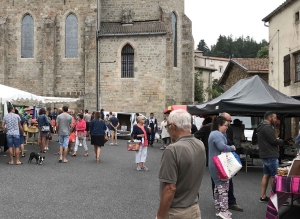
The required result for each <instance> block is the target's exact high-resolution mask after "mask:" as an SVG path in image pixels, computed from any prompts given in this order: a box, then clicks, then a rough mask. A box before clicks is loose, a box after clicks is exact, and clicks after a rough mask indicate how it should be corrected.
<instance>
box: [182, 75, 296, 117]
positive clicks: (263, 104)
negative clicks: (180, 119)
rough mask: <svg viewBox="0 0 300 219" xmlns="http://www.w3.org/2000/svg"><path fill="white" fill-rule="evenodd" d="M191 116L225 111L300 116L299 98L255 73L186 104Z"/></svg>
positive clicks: (233, 113) (237, 113) (250, 114)
mask: <svg viewBox="0 0 300 219" xmlns="http://www.w3.org/2000/svg"><path fill="white" fill-rule="evenodd" d="M187 111H188V112H189V113H190V114H192V115H217V114H219V113H221V112H227V113H230V114H231V115H245V116H262V115H264V113H265V112H266V111H273V112H275V113H277V114H279V115H282V116H288V117H292V116H295V117H298V116H300V101H298V100H296V99H294V98H292V97H289V96H287V95H285V94H283V93H281V92H279V91H278V90H276V89H274V88H273V87H271V86H270V85H269V84H268V83H267V82H265V81H264V80H263V79H261V78H260V77H259V76H257V75H255V76H253V77H251V78H247V79H241V80H240V81H238V82H237V83H236V84H235V85H233V86H232V87H231V88H230V89H228V90H227V91H226V92H225V93H223V94H222V95H221V96H219V97H217V98H215V99H213V100H211V101H208V102H205V103H202V104H200V105H188V106H187Z"/></svg>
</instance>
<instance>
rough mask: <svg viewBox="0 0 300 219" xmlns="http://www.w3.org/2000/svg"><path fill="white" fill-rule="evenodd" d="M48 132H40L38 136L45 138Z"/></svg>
mask: <svg viewBox="0 0 300 219" xmlns="http://www.w3.org/2000/svg"><path fill="white" fill-rule="evenodd" d="M48 133H49V132H40V138H46V137H47V136H48Z"/></svg>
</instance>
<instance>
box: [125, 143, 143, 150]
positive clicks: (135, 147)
mask: <svg viewBox="0 0 300 219" xmlns="http://www.w3.org/2000/svg"><path fill="white" fill-rule="evenodd" d="M140 143H141V141H128V142H127V150H128V151H139V150H140Z"/></svg>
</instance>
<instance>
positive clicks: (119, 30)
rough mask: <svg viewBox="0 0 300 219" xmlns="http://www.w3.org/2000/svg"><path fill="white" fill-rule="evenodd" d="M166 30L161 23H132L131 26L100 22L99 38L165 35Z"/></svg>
mask: <svg viewBox="0 0 300 219" xmlns="http://www.w3.org/2000/svg"><path fill="white" fill-rule="evenodd" d="M166 33H167V29H166V27H165V25H164V24H163V23H162V22H159V21H149V22H134V23H133V24H132V25H122V24H121V23H110V22H102V23H101V27H100V31H99V34H98V35H99V36H110V35H124V34H125V35H126V34H128V35H135V34H136V35H139V34H166Z"/></svg>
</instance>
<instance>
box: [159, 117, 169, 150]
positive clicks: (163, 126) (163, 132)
mask: <svg viewBox="0 0 300 219" xmlns="http://www.w3.org/2000/svg"><path fill="white" fill-rule="evenodd" d="M166 125H167V117H165V118H164V121H162V122H161V124H160V130H161V138H162V140H163V144H164V145H163V146H162V147H161V148H160V150H165V148H166V147H167V146H168V144H169V143H170V135H169V132H168V130H167V128H166Z"/></svg>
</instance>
